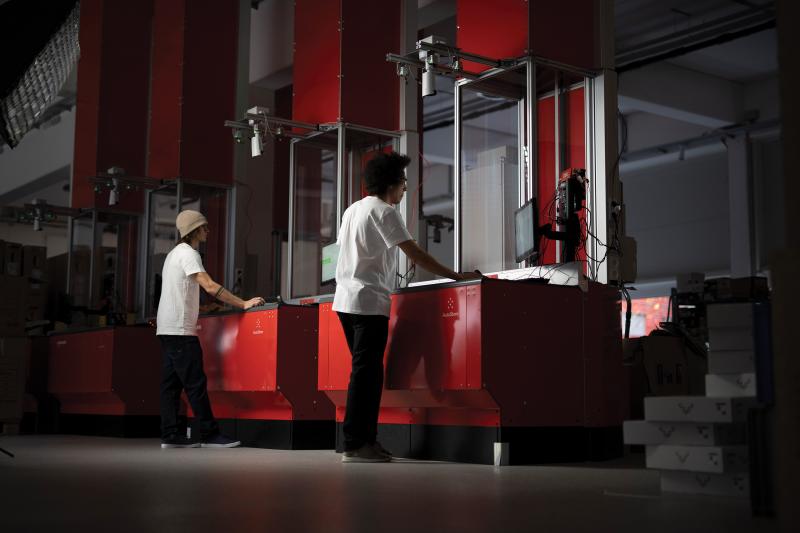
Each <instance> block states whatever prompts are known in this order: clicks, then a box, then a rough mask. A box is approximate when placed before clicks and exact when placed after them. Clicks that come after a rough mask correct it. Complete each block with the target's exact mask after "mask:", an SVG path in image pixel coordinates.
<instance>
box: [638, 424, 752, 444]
mask: <svg viewBox="0 0 800 533" xmlns="http://www.w3.org/2000/svg"><path fill="white" fill-rule="evenodd" d="M622 435H623V440H624V442H625V444H646V445H647V444H649V445H655V444H681V445H686V446H731V445H740V444H745V443H746V441H747V435H746V433H745V425H744V424H702V423H686V422H648V421H646V420H626V421H625V422H624V423H623V424H622Z"/></svg>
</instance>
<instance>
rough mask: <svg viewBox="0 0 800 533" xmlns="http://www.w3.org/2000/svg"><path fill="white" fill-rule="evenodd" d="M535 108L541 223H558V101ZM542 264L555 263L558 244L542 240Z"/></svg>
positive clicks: (543, 102)
mask: <svg viewBox="0 0 800 533" xmlns="http://www.w3.org/2000/svg"><path fill="white" fill-rule="evenodd" d="M538 102H539V105H538V107H537V109H536V144H537V148H536V150H537V152H536V157H537V161H536V163H537V173H538V174H537V176H538V180H539V181H538V186H537V188H536V197H537V198H536V200H537V202H538V205H539V224H548V223H555V212H556V206H555V200H554V197H555V194H556V177H555V172H556V133H555V100H554V98H553V97H552V96H549V97H547V98H541V99H539V101H538ZM539 244H540V246H541V248H540V253H541V254H542V260H541V262H542V263H543V264H551V263H555V262H556V247H557V243H555V242H552V241H550V240H548V239H542V240H541V241H540V243H539Z"/></svg>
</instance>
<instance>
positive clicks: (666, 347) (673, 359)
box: [623, 335, 689, 396]
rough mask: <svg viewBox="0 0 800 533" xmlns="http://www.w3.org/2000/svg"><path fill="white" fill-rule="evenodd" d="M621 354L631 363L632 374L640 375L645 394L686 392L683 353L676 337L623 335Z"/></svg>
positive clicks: (686, 367) (685, 363)
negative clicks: (624, 336) (635, 337)
mask: <svg viewBox="0 0 800 533" xmlns="http://www.w3.org/2000/svg"><path fill="white" fill-rule="evenodd" d="M623 354H624V357H625V361H627V362H628V363H629V364H630V365H631V366H632V367H633V369H632V375H633V378H634V379H644V381H645V383H644V384H643V385H644V386H643V387H642V388H643V389H644V394H645V395H648V396H670V395H686V394H689V380H688V361H687V354H686V351H685V350H684V347H683V341H682V340H681V339H679V338H678V337H672V336H661V335H657V336H648V337H641V338H638V339H625V340H624V342H623Z"/></svg>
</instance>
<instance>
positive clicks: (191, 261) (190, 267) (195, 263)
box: [180, 250, 206, 277]
mask: <svg viewBox="0 0 800 533" xmlns="http://www.w3.org/2000/svg"><path fill="white" fill-rule="evenodd" d="M180 265H181V268H183V272H184V273H185V274H186V276H187V277H188V276H191V275H192V274H197V273H198V272H205V271H206V269H205V268H203V262H202V261H201V260H200V254H199V253H197V252H196V251H194V250H191V251H188V250H187V253H185V254H181V258H180Z"/></svg>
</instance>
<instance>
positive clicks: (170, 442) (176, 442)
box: [161, 435, 200, 449]
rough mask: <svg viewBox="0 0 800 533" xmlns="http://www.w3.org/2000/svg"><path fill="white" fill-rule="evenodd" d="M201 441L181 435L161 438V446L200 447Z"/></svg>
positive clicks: (164, 447)
mask: <svg viewBox="0 0 800 533" xmlns="http://www.w3.org/2000/svg"><path fill="white" fill-rule="evenodd" d="M199 447H200V443H199V442H195V441H193V440H192V439H187V438H186V437H182V436H179V435H173V436H171V437H167V438H165V439H161V448H163V449H166V448H199Z"/></svg>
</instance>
